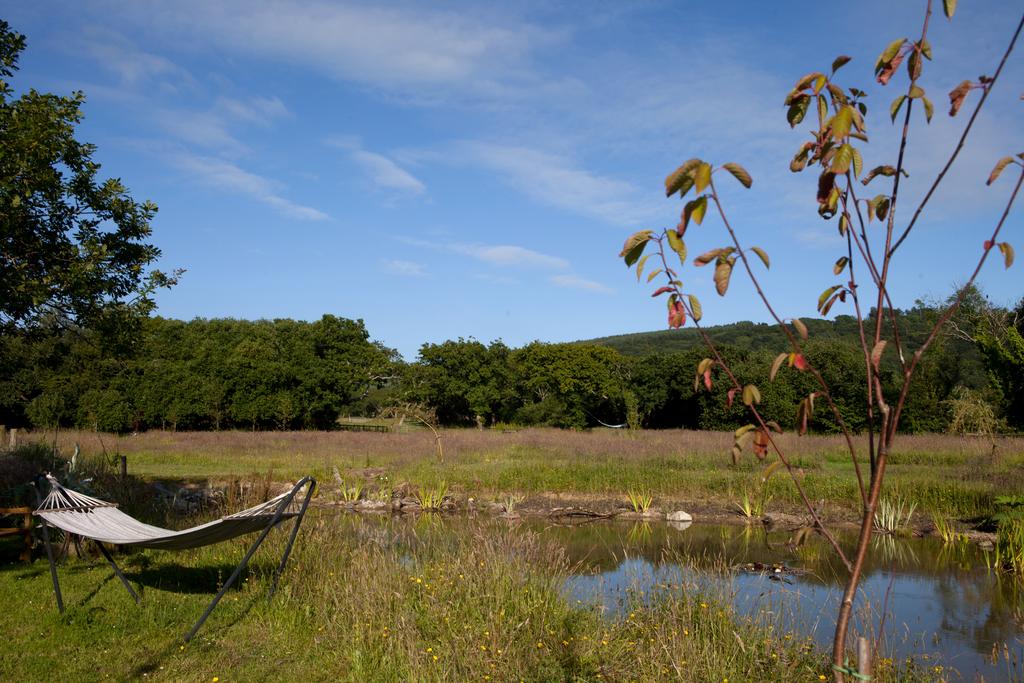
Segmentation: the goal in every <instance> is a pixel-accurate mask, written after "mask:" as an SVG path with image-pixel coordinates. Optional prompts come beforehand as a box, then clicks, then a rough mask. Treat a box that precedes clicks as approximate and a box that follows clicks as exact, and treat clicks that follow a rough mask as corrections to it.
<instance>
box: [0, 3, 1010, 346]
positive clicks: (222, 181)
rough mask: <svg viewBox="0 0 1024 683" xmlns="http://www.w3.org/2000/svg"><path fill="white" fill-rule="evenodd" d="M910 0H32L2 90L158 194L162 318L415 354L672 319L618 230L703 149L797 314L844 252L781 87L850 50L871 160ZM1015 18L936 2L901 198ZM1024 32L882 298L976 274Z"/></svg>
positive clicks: (634, 220) (947, 138) (654, 221)
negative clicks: (891, 50) (80, 113)
mask: <svg viewBox="0 0 1024 683" xmlns="http://www.w3.org/2000/svg"><path fill="white" fill-rule="evenodd" d="M923 4H924V3H923V2H899V3H893V2H891V1H887V2H862V3H830V2H815V3H804V2H800V3H796V2H794V3H764V2H746V3H743V2H720V3H690V2H636V3H622V2H614V3H612V2H609V3H599V2H585V3H559V2H545V3H521V2H515V1H512V2H506V3H500V4H499V3H468V4H467V3H458V2H434V3H391V4H384V3H341V2H289V1H287V0H272V1H264V0H245V1H235V0H221V1H218V2H191V1H188V0H181V1H176V2H163V3H151V2H130V3H129V2H121V3H117V2H103V1H102V0H97V1H95V2H89V3H80V2H74V3H58V2H47V1H45V0H43V1H40V2H36V3H19V4H11V5H8V6H7V7H6V8H5V18H6V19H7V20H8V21H9V22H10V23H11V24H12V25H13V26H14V28H15V29H17V30H19V31H21V32H22V33H25V34H26V35H27V37H28V41H29V44H28V50H27V51H26V53H25V54H24V55H23V57H22V70H21V73H20V75H19V76H18V78H17V80H16V81H15V85H16V86H19V87H29V86H31V87H35V88H37V89H40V90H46V91H52V92H59V93H69V92H71V91H72V90H76V89H80V90H83V91H84V92H85V93H86V96H87V98H88V102H87V105H86V107H85V113H86V119H85V121H84V123H83V124H82V126H81V128H80V134H79V138H80V139H83V140H87V141H89V142H93V143H95V144H96V145H97V146H98V153H97V159H98V161H100V162H101V163H102V164H103V173H104V174H106V175H111V176H117V177H120V178H122V180H123V181H124V182H125V184H126V185H127V186H128V187H129V188H130V189H131V191H132V194H133V196H135V197H136V198H138V199H152V200H153V201H155V202H156V203H157V204H158V205H159V206H160V213H159V215H158V217H157V219H156V221H155V223H154V229H155V231H154V241H155V243H156V244H157V245H158V246H160V247H161V249H162V250H163V258H162V261H161V267H163V268H165V269H171V268H176V267H181V268H185V269H187V273H186V274H185V276H184V278H183V279H182V281H181V283H180V284H179V285H178V286H177V287H176V288H174V289H173V290H170V291H168V292H164V293H161V294H160V295H159V297H158V304H159V311H158V312H159V313H160V314H161V315H165V316H168V317H175V318H181V319H191V318H193V317H197V316H200V317H225V316H230V317H238V318H275V317H289V318H299V319H316V318H318V317H320V315H322V314H324V313H333V314H336V315H340V316H345V317H350V318H362V319H363V320H364V321H365V322H366V325H367V328H368V329H369V331H370V334H371V336H372V337H373V338H375V339H378V340H380V341H382V342H384V343H385V344H387V345H389V346H392V347H395V348H397V349H398V350H399V351H401V352H402V353H403V355H405V356H406V358H409V359H412V358H414V357H415V355H416V352H417V349H418V348H419V346H420V345H421V344H422V343H424V342H440V341H443V340H445V339H451V338H457V337H475V338H477V339H480V340H482V341H485V342H486V341H490V340H493V339H498V338H500V339H503V340H504V341H505V342H506V343H508V344H510V345H514V346H518V345H521V344H523V343H526V342H529V341H531V340H534V339H540V340H544V341H565V340H574V339H582V338H589V337H594V336H601V335H610V334H621V333H626V332H635V331H642V330H651V329H659V328H662V327H663V326H664V320H665V316H664V308H663V307H662V305H661V303H660V302H653V301H651V300H650V299H649V298H648V297H647V293H648V291H647V290H648V288H647V287H644V286H640V285H637V284H636V280H635V278H634V277H632V276H631V275H630V274H629V273H628V272H627V271H626V269H625V267H624V266H623V265H622V263H621V261H620V260H619V259H618V258H617V253H618V251H619V249H620V248H621V245H622V242H623V240H624V239H625V237H626V236H627V235H628V234H629V233H631V232H632V231H634V230H637V229H641V228H661V227H665V226H669V225H674V224H675V223H676V222H677V221H678V212H679V209H680V204H679V203H678V201H677V200H676V201H672V200H666V199H665V198H664V194H663V191H662V182H663V179H664V177H665V175H666V174H667V173H668V172H670V171H671V170H673V169H674V168H675V167H676V166H677V165H678V164H679V163H681V162H682V161H684V160H686V159H688V158H690V157H694V156H697V157H702V158H705V159H707V160H709V161H712V162H713V163H715V164H716V165H717V164H721V163H724V162H727V161H735V162H739V163H741V164H743V165H744V166H746V167H747V168H748V169H749V171H750V172H751V174H752V175H753V177H754V188H753V189H752V190H750V191H744V190H743V189H742V188H741V187H740V186H739V185H738V184H736V183H726V184H724V185H723V187H722V188H721V189H722V192H723V195H724V198H725V201H726V206H727V210H728V211H729V212H730V216H731V218H732V219H733V221H734V224H735V226H736V228H737V230H738V232H739V234H740V237H741V239H742V240H743V241H744V242H745V243H746V244H749V245H755V244H756V245H760V246H762V247H764V248H765V249H766V250H767V251H768V252H769V254H770V255H771V257H772V268H771V271H770V272H769V273H767V274H766V275H765V280H764V284H765V288H766V290H767V292H768V293H769V295H770V296H771V297H772V298H773V299H774V300H775V301H776V302H777V304H778V309H779V311H780V313H781V314H782V315H784V316H805V317H811V316H813V315H814V314H815V313H814V307H815V301H816V299H817V295H818V293H819V292H820V291H821V290H823V289H824V288H825V287H827V286H829V285H831V284H833V283H834V282H836V278H834V277H833V275H832V272H831V269H832V264H833V262H834V261H835V259H836V258H838V257H839V256H840V255H842V253H843V249H844V246H843V244H842V243H841V242H840V241H839V238H838V236H837V235H836V231H835V224H834V223H826V222H824V221H822V220H821V219H820V218H818V216H817V214H816V211H815V208H816V204H815V201H814V187H815V185H814V176H813V175H812V174H811V173H804V174H792V173H790V171H789V170H788V162H789V159H790V158H791V156H792V154H793V152H794V151H795V149H796V148H797V147H798V146H799V144H800V143H801V142H803V140H804V136H805V134H806V131H801V130H799V129H798V130H796V131H791V130H790V129H789V126H788V125H787V124H786V122H785V116H784V114H785V109H784V108H783V106H782V100H783V98H784V97H785V95H786V92H787V91H788V90H789V88H790V87H791V86H792V83H793V82H794V81H795V80H796V79H797V78H799V77H800V76H802V75H803V74H805V73H807V72H810V71H815V70H824V69H827V68H828V66H829V65H830V64H831V62H832V59H833V58H834V57H836V56H837V55H839V54H848V55H851V56H852V57H853V58H854V60H853V61H852V62H851V63H850V64H849V65H847V66H846V67H845V68H844V69H843V71H842V72H841V73H842V75H843V76H844V77H845V80H842V81H841V82H842V83H844V84H845V85H847V86H851V85H852V86H857V87H861V88H862V89H864V90H867V91H868V92H869V97H868V100H867V101H868V102H869V103H870V105H871V107H872V111H871V112H869V117H868V126H869V133H870V134H871V140H872V142H871V145H870V146H869V147H868V148H867V149H865V151H864V156H865V167H866V168H871V167H873V166H875V165H878V164H885V163H894V160H895V145H894V143H895V141H896V131H895V129H894V127H893V126H892V125H891V124H890V123H889V118H888V115H887V111H888V105H889V102H890V101H891V100H892V99H893V98H894V97H895V96H896V95H897V94H898V92H900V91H901V90H902V89H903V88H905V77H904V76H903V75H901V76H899V77H897V79H895V80H894V85H890V87H888V88H885V89H882V88H880V87H878V86H877V85H875V84H874V83H873V79H872V67H873V64H874V60H875V57H876V56H877V55H878V53H879V52H880V51H881V50H882V48H883V47H884V46H885V45H886V44H888V43H889V42H890V41H891V40H893V39H895V38H898V37H901V36H917V35H919V33H920V21H921V9H922V7H923ZM1020 11H1021V8H1020V6H1019V4H1018V3H1014V2H971V3H961V7H960V8H959V10H958V12H957V15H956V17H955V19H954V21H953V22H948V21H947V20H946V19H945V18H944V17H943V16H942V14H941V11H939V12H937V15H936V16H934V17H933V19H932V22H931V29H930V37H931V42H932V45H933V49H934V54H935V61H934V62H933V63H931V64H928V65H927V68H926V72H925V76H924V78H923V79H922V82H921V83H922V85H923V87H924V88H925V90H926V91H927V93H928V95H929V96H930V97H931V98H932V99H933V100H934V102H935V106H936V115H935V118H934V119H933V121H932V124H931V125H930V126H928V127H925V126H918V127H916V128H915V129H914V130H913V132H912V134H911V138H910V142H909V148H908V156H907V164H906V165H907V168H908V169H909V171H910V178H909V179H908V180H907V181H906V185H905V186H904V189H905V190H907V193H906V194H904V195H903V199H902V201H903V205H902V212H901V213H899V214H898V216H903V217H904V218H905V217H906V214H907V213H908V212H909V208H908V206H909V205H914V206H916V201H915V199H917V198H919V197H920V196H921V193H922V191H923V190H924V189H926V188H927V186H928V185H929V184H930V182H931V180H932V178H933V177H934V175H935V173H936V172H937V170H938V168H939V166H940V164H941V163H942V162H943V161H944V160H945V158H946V157H947V156H948V154H949V152H950V151H951V150H952V148H953V146H954V144H955V140H956V138H957V137H958V135H959V131H960V127H961V126H962V125H963V124H964V122H965V119H966V117H965V116H964V115H963V114H961V116H959V117H957V118H955V119H950V118H949V117H948V115H947V114H946V112H947V110H948V99H947V96H946V93H948V91H949V90H950V89H951V88H952V87H953V86H955V85H956V84H957V83H959V82H960V81H961V80H964V79H976V78H977V76H978V75H979V74H983V73H984V74H991V73H992V72H993V71H994V69H995V66H996V64H997V62H998V59H999V57H1000V56H1001V54H1002V51H1003V50H1004V49H1005V46H1006V44H1007V42H1008V40H1009V38H1010V35H1011V32H1012V29H1013V27H1015V26H1016V24H1017V22H1018V21H1019V18H1020V17H1019V13H1020ZM1022 51H1024V46H1022V45H1018V48H1017V51H1016V53H1015V54H1014V55H1013V56H1012V57H1011V61H1010V64H1009V65H1008V66H1007V68H1006V70H1005V71H1004V74H1003V76H1002V77H1001V80H1000V83H999V84H998V85H997V87H996V89H995V90H994V92H993V94H992V95H991V97H990V102H989V104H987V105H986V109H985V110H984V111H983V113H982V115H981V118H980V119H979V122H978V123H977V124H976V127H975V131H974V132H973V133H972V138H971V141H970V143H969V149H968V151H967V152H966V153H964V154H962V155H961V157H960V159H959V161H958V162H957V164H956V165H955V166H954V167H953V170H952V171H951V173H950V175H949V176H948V177H947V179H946V181H945V184H944V185H943V190H944V193H943V195H942V196H941V197H940V198H939V199H938V200H935V201H933V202H932V203H931V204H930V205H929V207H928V209H927V210H926V214H925V216H924V220H923V221H922V222H920V223H919V224H918V227H917V228H915V233H914V234H913V235H912V237H911V238H910V240H909V241H908V243H907V245H906V246H905V247H904V248H903V250H902V251H901V253H900V254H899V256H898V258H897V261H896V264H895V265H894V269H895V272H894V276H893V280H892V284H891V287H892V292H893V298H894V300H895V302H896V304H897V305H899V306H910V305H912V304H913V302H914V301H915V299H917V298H920V297H933V298H936V297H944V296H946V295H947V294H948V293H949V292H950V291H951V289H952V288H953V286H954V284H955V283H958V282H962V281H964V280H965V279H966V277H967V274H968V273H969V271H970V270H971V269H972V268H973V265H974V262H975V261H974V259H975V258H976V257H977V256H978V255H979V254H980V250H981V244H982V242H983V240H985V239H987V236H988V234H989V233H990V231H991V228H992V226H993V224H994V221H995V220H996V219H997V217H998V214H999V213H1000V212H1001V210H1002V206H1003V205H1004V204H1005V201H1006V199H1007V197H1008V195H1009V191H1010V189H1011V186H1012V182H1011V181H1010V180H1009V179H1008V178H1005V177H1004V178H1003V180H1002V181H1001V182H1000V183H998V184H997V185H995V186H994V187H991V188H987V187H985V185H984V181H985V179H986V177H987V176H988V172H989V170H990V169H991V167H992V165H993V164H994V163H995V161H996V160H997V159H998V158H1000V157H1002V156H1005V155H1007V154H1010V153H1016V152H1019V151H1020V150H1021V148H1024V145H1022V140H1024V116H1022V115H1021V114H1022V110H1024V103H1022V102H1021V101H1020V99H1019V98H1020V97H1021V93H1022V92H1024V59H1022V56H1024V52H1022ZM976 97H977V94H976V93H975V94H973V95H972V99H971V100H969V101H968V105H967V107H966V108H967V109H969V108H970V107H971V106H972V103H973V101H975V100H974V98H976ZM990 105H991V106H990ZM877 182H878V181H876V183H877ZM720 185H722V184H720ZM878 187H880V186H878ZM871 189H872V194H874V193H876V192H880V191H881V189H876V185H874V184H873V185H872V188H871ZM864 193H866V191H864V192H862V194H864ZM898 223H899V221H898ZM876 225H877V224H876ZM1021 233H1022V220H1021V211H1020V209H1019V207H1018V208H1017V210H1016V211H1015V212H1014V213H1013V214H1011V217H1010V219H1009V221H1008V223H1007V225H1006V227H1005V228H1004V232H1003V235H1004V237H1003V239H1007V240H1009V241H1011V242H1013V243H1015V244H1016V246H1017V248H1018V251H1021V250H1024V244H1022V243H1024V240H1021V239H1020V238H1021ZM687 238H688V243H689V246H690V251H691V253H694V254H696V253H700V252H702V251H704V250H706V249H708V248H711V247H715V246H719V245H721V244H723V243H724V238H723V235H722V231H721V226H720V223H719V222H718V221H716V220H714V219H713V218H711V217H710V216H709V219H708V220H707V221H706V222H705V224H704V225H703V226H700V227H697V228H694V229H691V231H690V232H689V233H688V236H687ZM1015 270H1016V272H1015ZM1019 270H1020V269H1019V267H1018V268H1016V269H1011V270H1010V271H1004V270H1003V268H1002V265H1001V264H999V263H997V262H995V261H992V262H990V263H989V265H988V266H986V268H985V270H984V272H983V276H982V278H981V284H982V286H983V287H984V289H985V290H986V292H987V293H988V294H989V295H990V297H991V298H992V299H993V300H994V301H995V302H997V303H1001V304H1008V303H1010V302H1013V301H1016V300H1017V299H1018V298H1019V297H1020V296H1021V295H1024V287H1022V286H1021V283H1022V282H1024V279H1022V278H1021V276H1020V274H1019ZM683 280H684V282H685V283H686V285H687V288H688V289H689V290H691V291H693V292H694V293H695V294H697V295H698V296H699V297H700V298H701V299H702V301H703V304H704V312H705V322H707V323H712V324H714V323H724V322H731V321H734V320H766V319H767V316H766V314H765V312H764V310H763V308H762V307H761V306H760V304H759V303H758V302H755V301H754V300H753V298H752V290H751V288H750V287H749V285H747V284H746V283H743V282H741V281H740V280H739V279H737V280H736V281H735V282H734V283H733V286H732V288H731V289H730V291H729V294H728V296H727V297H726V298H724V299H723V298H719V297H718V296H717V295H716V294H715V293H714V288H713V285H712V283H711V272H709V271H708V270H707V269H704V270H694V269H693V268H692V267H690V268H687V269H686V270H685V271H684V272H683ZM845 312H849V311H847V310H846V309H844V308H842V307H837V308H836V309H835V310H834V313H845Z"/></svg>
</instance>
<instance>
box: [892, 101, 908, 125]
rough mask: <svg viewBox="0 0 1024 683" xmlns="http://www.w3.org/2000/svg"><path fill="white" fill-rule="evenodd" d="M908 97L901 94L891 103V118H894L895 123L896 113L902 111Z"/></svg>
mask: <svg viewBox="0 0 1024 683" xmlns="http://www.w3.org/2000/svg"><path fill="white" fill-rule="evenodd" d="M906 99H907V96H906V95H900V96H899V97H897V98H896V99H895V100H893V101H892V104H891V105H889V116H890V118H892V122H893V123H896V115H897V114H899V113H900V107H902V106H903V102H904V100H906Z"/></svg>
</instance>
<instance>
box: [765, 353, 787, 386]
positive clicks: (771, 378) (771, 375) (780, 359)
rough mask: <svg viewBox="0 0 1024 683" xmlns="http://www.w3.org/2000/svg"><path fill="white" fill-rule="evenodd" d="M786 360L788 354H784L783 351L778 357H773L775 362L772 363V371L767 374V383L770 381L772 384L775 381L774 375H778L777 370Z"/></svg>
mask: <svg viewBox="0 0 1024 683" xmlns="http://www.w3.org/2000/svg"><path fill="white" fill-rule="evenodd" d="M787 358H789V354H788V353H786V352H785V351H783V352H782V353H780V354H779V355H777V356H775V360H773V361H772V369H771V371H770V372H769V373H768V379H769V381H772V382H774V381H775V375H777V374H778V372H779V368H781V367H782V364H783V363H785V362H786V359H787Z"/></svg>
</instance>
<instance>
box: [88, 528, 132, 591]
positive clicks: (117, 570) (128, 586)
mask: <svg viewBox="0 0 1024 683" xmlns="http://www.w3.org/2000/svg"><path fill="white" fill-rule="evenodd" d="M94 540H95V539H94ZM95 543H96V547H97V548H99V549H100V552H101V553H103V557H105V558H107V562H109V563H110V566H111V567H112V568H113V569H114V573H115V574H117V578H119V579H121V583H122V584H123V585H124V587H125V590H127V591H128V595H130V596H132V599H133V600H135V604H136V605H138V604H139V595H138V593H136V592H135V590H134V589H133V588H132V585H131V584H130V583H128V579H126V578H125V577H124V574H122V573H121V568H120V567H118V566H117V563H116V562H114V558H113V557H111V556H110V553H109V552H107V549H106V548H104V547H103V544H102V543H100V542H99V541H95Z"/></svg>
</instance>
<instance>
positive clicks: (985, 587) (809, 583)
mask: <svg viewBox="0 0 1024 683" xmlns="http://www.w3.org/2000/svg"><path fill="white" fill-rule="evenodd" d="M343 519H344V520H345V523H353V524H359V525H378V524H379V525H382V526H389V527H391V531H394V532H397V533H396V534H395V536H397V537H403V536H406V535H405V534H404V533H402V532H403V530H405V531H409V532H411V533H412V534H413V536H416V535H417V534H416V530H415V527H416V526H417V525H420V524H423V523H424V522H426V523H427V524H429V525H430V526H431V527H434V528H437V527H438V526H440V527H441V528H442V529H443V531H444V532H445V533H477V532H479V531H480V529H481V525H483V526H484V528H485V529H486V528H487V527H488V526H491V527H493V528H494V529H498V528H506V527H508V526H509V525H510V524H511V525H513V526H514V528H516V529H519V530H521V531H522V532H523V533H531V532H532V533H535V534H538V535H539V536H540V537H541V538H542V539H546V540H548V541H552V542H554V543H556V544H558V545H559V546H561V547H562V548H563V549H564V550H565V552H566V555H567V556H568V558H569V560H570V562H571V564H572V573H571V575H570V577H569V578H568V579H567V581H566V584H565V593H566V596H567V598H569V599H570V600H571V601H573V602H577V601H578V602H579V604H583V605H591V606H596V607H597V608H598V609H601V610H603V611H606V612H607V613H608V614H609V615H612V616H615V615H618V614H620V613H621V611H622V610H623V609H625V608H626V604H627V601H628V598H629V597H630V596H633V598H634V599H635V598H636V597H637V596H642V597H643V596H647V597H649V596H652V595H657V594H658V592H659V589H660V587H663V586H668V585H679V584H680V583H684V584H688V585H693V586H696V587H698V588H700V589H701V590H708V591H710V592H712V593H713V594H715V595H719V596H722V597H723V598H724V599H727V600H731V602H732V603H733V605H734V606H735V608H736V610H737V612H738V613H739V614H740V615H744V616H750V617H751V618H754V619H769V620H770V621H771V622H772V623H773V624H775V628H776V629H777V630H781V631H783V632H791V633H792V634H793V637H806V636H808V635H809V636H811V637H813V638H814V639H815V640H816V641H817V642H818V643H819V645H820V646H821V647H822V648H823V649H824V650H826V651H830V650H831V642H832V634H833V629H834V625H835V622H834V615H835V613H836V608H837V605H838V602H839V600H840V598H841V595H842V589H843V584H844V582H845V579H846V570H845V568H843V567H842V565H841V564H840V563H838V562H837V561H836V560H835V558H834V556H833V552H832V550H831V548H830V547H829V546H828V545H827V543H826V542H825V541H824V539H823V538H821V537H820V536H818V535H815V534H811V535H809V536H808V537H807V538H806V539H804V540H803V541H802V542H801V543H800V544H799V545H794V544H792V543H791V544H789V545H787V541H792V540H794V539H793V538H792V534H790V533H789V532H777V533H768V532H766V531H765V530H764V529H763V528H762V527H761V526H760V525H755V526H742V525H722V524H700V523H698V524H694V525H691V526H688V527H684V526H681V525H676V526H672V525H670V524H667V523H664V522H654V523H645V522H622V521H601V522H593V523H589V524H582V525H572V526H568V525H558V524H553V523H551V522H549V521H547V520H544V519H538V518H524V519H523V520H517V521H514V522H510V521H506V520H501V519H493V518H467V517H464V516H450V517H449V516H443V517H441V516H423V517H420V518H419V519H417V518H415V517H412V516H406V517H380V518H376V517H373V516H369V517H357V516H355V515H345V516H344V517H343ZM407 538H408V537H407ZM838 540H839V542H840V543H841V544H842V545H843V546H844V550H847V549H849V550H848V552H849V554H851V555H852V549H853V546H854V543H855V541H856V535H855V532H854V531H850V532H848V533H840V534H838ZM411 548H412V547H410V550H411ZM755 563H756V564H755ZM750 565H754V567H751V566H750ZM779 565H782V566H784V567H785V568H786V569H787V570H792V571H784V572H781V573H777V572H775V571H773V567H775V566H779ZM755 567H756V568H755ZM861 587H862V589H861V594H860V596H859V598H858V602H857V610H856V620H855V624H854V628H855V629H856V631H857V633H858V634H860V635H865V636H867V637H869V638H874V639H877V640H878V642H879V643H880V650H881V651H880V654H879V656H883V657H891V658H894V659H898V660H902V659H905V658H907V657H911V656H912V657H914V658H915V659H916V660H917V661H918V662H919V663H920V664H924V665H928V666H933V665H941V666H943V667H944V668H945V669H946V670H948V669H950V668H952V669H955V670H956V671H958V672H960V674H961V675H962V677H963V680H981V678H980V677H984V680H987V681H995V680H1020V678H1021V676H1022V675H1024V672H1022V671H1021V668H1020V667H1021V660H1022V655H1024V582H1022V581H1020V580H1019V579H1014V578H1013V577H1011V576H1007V575H1004V574H1000V573H996V572H993V571H990V570H989V569H988V567H987V565H986V557H985V553H984V552H983V551H982V550H980V549H978V548H977V547H976V546H974V545H967V544H964V545H959V546H952V547H944V546H943V545H942V544H941V542H940V541H938V540H937V539H931V538H896V537H892V536H882V537H878V538H876V539H875V540H874V542H873V547H872V551H871V553H870V554H869V558H868V561H867V565H866V568H865V571H864V578H863V580H862V582H861ZM883 614H886V615H887V616H885V618H884V619H883V618H882V615H883ZM781 637H785V636H781ZM955 679H956V676H955V675H954V676H953V678H952V680H955Z"/></svg>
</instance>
